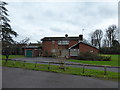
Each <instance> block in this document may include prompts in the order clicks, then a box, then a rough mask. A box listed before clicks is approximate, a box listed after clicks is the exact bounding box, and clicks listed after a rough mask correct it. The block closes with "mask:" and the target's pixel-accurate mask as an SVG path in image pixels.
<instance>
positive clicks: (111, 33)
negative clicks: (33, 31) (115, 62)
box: [105, 25, 117, 47]
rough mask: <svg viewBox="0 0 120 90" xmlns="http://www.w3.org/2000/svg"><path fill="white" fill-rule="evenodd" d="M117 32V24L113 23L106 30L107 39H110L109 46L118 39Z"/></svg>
mask: <svg viewBox="0 0 120 90" xmlns="http://www.w3.org/2000/svg"><path fill="white" fill-rule="evenodd" d="M116 32H117V26H116V25H111V26H109V27H108V29H107V30H106V35H105V36H106V41H108V42H107V43H108V46H109V47H111V46H112V45H113V41H114V40H116Z"/></svg>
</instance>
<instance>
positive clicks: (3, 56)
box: [0, 55, 25, 59]
mask: <svg viewBox="0 0 120 90" xmlns="http://www.w3.org/2000/svg"><path fill="white" fill-rule="evenodd" d="M23 57H25V56H24V55H10V56H9V59H14V58H23ZM0 58H1V59H6V57H5V55H0Z"/></svg>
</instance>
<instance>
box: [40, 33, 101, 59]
mask: <svg viewBox="0 0 120 90" xmlns="http://www.w3.org/2000/svg"><path fill="white" fill-rule="evenodd" d="M80 52H91V53H98V52H99V50H98V49H97V48H96V47H94V46H92V45H89V44H87V43H85V42H83V35H79V37H68V35H67V34H66V35H65V37H44V38H43V39H42V56H61V57H74V56H78V55H79V53H80Z"/></svg>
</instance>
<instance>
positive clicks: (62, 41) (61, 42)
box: [58, 40, 69, 45]
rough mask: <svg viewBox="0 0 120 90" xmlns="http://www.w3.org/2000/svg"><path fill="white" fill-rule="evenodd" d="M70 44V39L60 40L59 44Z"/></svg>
mask: <svg viewBox="0 0 120 90" xmlns="http://www.w3.org/2000/svg"><path fill="white" fill-rule="evenodd" d="M68 44H69V41H67V40H61V41H58V45H68Z"/></svg>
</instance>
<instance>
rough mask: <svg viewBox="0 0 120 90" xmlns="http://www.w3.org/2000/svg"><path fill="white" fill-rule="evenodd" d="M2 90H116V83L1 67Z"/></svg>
mask: <svg viewBox="0 0 120 90" xmlns="http://www.w3.org/2000/svg"><path fill="white" fill-rule="evenodd" d="M2 85H3V88H118V82H113V81H108V80H100V79H96V78H91V77H84V76H77V75H69V74H60V73H53V72H43V71H33V70H25V69H20V68H8V67H3V83H2Z"/></svg>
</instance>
